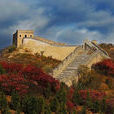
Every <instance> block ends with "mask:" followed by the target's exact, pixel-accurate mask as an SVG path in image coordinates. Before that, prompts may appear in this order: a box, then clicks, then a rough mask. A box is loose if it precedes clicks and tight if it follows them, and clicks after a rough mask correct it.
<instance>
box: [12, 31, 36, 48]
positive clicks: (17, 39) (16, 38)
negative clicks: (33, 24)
mask: <svg viewBox="0 0 114 114" xmlns="http://www.w3.org/2000/svg"><path fill="white" fill-rule="evenodd" d="M33 37H34V31H33V30H16V32H15V33H14V34H13V44H14V45H16V46H17V47H20V46H21V45H22V42H23V39H24V38H33Z"/></svg>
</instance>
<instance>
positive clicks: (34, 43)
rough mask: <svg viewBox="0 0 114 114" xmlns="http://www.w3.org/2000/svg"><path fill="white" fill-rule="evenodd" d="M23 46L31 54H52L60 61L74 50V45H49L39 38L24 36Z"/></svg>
mask: <svg viewBox="0 0 114 114" xmlns="http://www.w3.org/2000/svg"><path fill="white" fill-rule="evenodd" d="M23 48H24V49H28V50H30V51H31V52H32V53H33V54H35V53H39V54H40V53H41V52H44V53H43V54H44V55H45V56H47V57H48V56H52V58H54V59H58V60H61V61H62V60H64V59H65V58H66V57H67V56H68V55H69V54H70V53H71V52H73V51H74V50H75V48H76V46H59V45H50V44H48V43H45V42H42V41H39V40H35V39H29V38H26V39H24V40H23Z"/></svg>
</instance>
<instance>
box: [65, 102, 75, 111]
mask: <svg viewBox="0 0 114 114" xmlns="http://www.w3.org/2000/svg"><path fill="white" fill-rule="evenodd" d="M66 105H67V109H68V110H69V111H70V112H71V111H73V109H74V108H75V106H74V104H73V103H72V102H71V101H70V100H68V101H67V103H66Z"/></svg>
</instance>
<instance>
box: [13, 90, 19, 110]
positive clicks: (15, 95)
mask: <svg viewBox="0 0 114 114" xmlns="http://www.w3.org/2000/svg"><path fill="white" fill-rule="evenodd" d="M11 105H12V108H13V109H15V110H17V109H18V110H19V109H20V97H19V95H18V93H17V92H13V93H12V95H11Z"/></svg>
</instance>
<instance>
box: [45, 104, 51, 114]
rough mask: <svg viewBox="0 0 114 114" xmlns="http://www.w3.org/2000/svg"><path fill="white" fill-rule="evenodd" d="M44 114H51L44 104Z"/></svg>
mask: <svg viewBox="0 0 114 114" xmlns="http://www.w3.org/2000/svg"><path fill="white" fill-rule="evenodd" d="M44 114H51V110H50V106H48V105H46V104H45V107H44Z"/></svg>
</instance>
